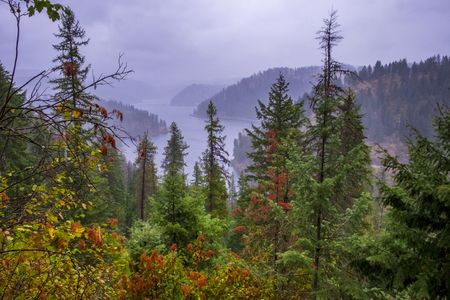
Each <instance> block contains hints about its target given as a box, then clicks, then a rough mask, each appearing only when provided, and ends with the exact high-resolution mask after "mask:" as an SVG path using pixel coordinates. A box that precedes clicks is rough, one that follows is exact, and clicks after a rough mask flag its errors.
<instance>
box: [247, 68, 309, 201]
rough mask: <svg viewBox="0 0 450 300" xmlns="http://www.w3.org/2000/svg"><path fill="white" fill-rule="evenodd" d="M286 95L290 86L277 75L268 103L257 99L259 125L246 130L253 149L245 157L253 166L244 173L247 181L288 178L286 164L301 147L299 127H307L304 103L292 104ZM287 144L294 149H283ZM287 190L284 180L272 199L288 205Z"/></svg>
mask: <svg viewBox="0 0 450 300" xmlns="http://www.w3.org/2000/svg"><path fill="white" fill-rule="evenodd" d="M288 92H289V83H287V82H286V81H285V79H284V76H283V75H282V74H280V75H279V77H278V79H277V81H276V82H275V83H274V84H273V85H272V87H271V89H270V92H269V101H268V104H267V105H265V104H264V103H263V102H262V101H260V100H258V105H259V108H258V107H257V108H256V117H257V118H258V119H259V120H260V121H261V125H260V126H255V125H253V124H252V130H248V129H247V130H246V133H247V135H248V136H249V137H250V139H251V142H252V149H253V151H252V152H250V153H249V154H248V156H249V157H250V158H251V160H252V164H251V165H250V166H249V167H248V170H247V171H248V172H249V173H250V178H252V179H254V180H256V181H257V182H258V181H259V182H261V181H269V180H271V177H272V179H273V178H274V177H276V178H278V177H280V176H282V177H285V178H286V179H289V174H287V173H286V172H287V165H286V163H287V161H288V160H289V157H290V156H292V155H293V154H294V152H293V151H295V150H296V149H298V148H299V147H300V128H301V127H302V126H304V125H305V124H306V118H305V116H304V114H303V109H302V105H303V104H302V103H294V101H293V100H292V98H291V97H290V96H289V94H288ZM290 143H293V144H294V145H293V146H294V147H293V148H286V147H283V144H284V145H286V144H290ZM271 174H272V175H271ZM283 181H284V180H283ZM290 188H291V187H290V182H289V180H285V181H284V183H283V186H282V187H281V189H279V190H277V191H276V194H277V195H276V199H274V200H277V201H283V202H289V196H288V194H289V191H290Z"/></svg>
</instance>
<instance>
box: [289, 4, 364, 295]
mask: <svg viewBox="0 0 450 300" xmlns="http://www.w3.org/2000/svg"><path fill="white" fill-rule="evenodd" d="M338 27H339V25H338V23H337V15H336V12H335V11H333V12H332V13H331V14H330V17H329V19H326V20H324V27H323V28H322V29H321V30H320V31H319V33H318V34H319V36H318V39H319V43H320V47H321V49H322V51H323V55H324V59H323V63H324V65H323V68H322V72H321V74H320V75H319V80H318V83H317V84H316V85H315V86H314V90H313V95H312V96H311V97H310V102H311V107H312V111H313V114H314V118H315V123H313V124H311V125H310V126H309V127H308V129H307V132H306V139H307V140H308V141H309V143H308V145H307V151H306V153H305V154H304V155H303V156H300V157H298V158H297V159H296V160H297V162H296V163H294V164H295V165H296V166H297V167H296V168H295V169H296V171H297V172H298V176H295V178H296V179H297V181H296V183H295V184H296V190H297V194H298V198H296V199H295V202H294V208H293V210H294V215H295V219H296V222H297V224H298V233H297V234H298V236H301V237H302V241H304V242H302V244H303V245H302V247H300V249H302V250H301V251H305V250H306V249H307V250H306V251H308V253H313V255H312V257H311V259H312V266H313V270H312V290H313V298H314V299H316V297H322V296H324V295H327V297H337V298H341V297H347V296H348V295H349V294H352V293H353V294H355V293H359V292H361V290H360V284H359V283H358V282H357V279H356V278H354V277H351V276H349V275H348V274H352V271H351V267H350V266H349V264H348V261H349V260H351V257H352V254H351V249H352V244H351V240H352V239H351V237H352V236H355V235H357V234H361V233H362V232H363V230H364V228H365V222H364V218H365V216H366V214H367V212H368V209H369V197H368V195H367V193H364V191H365V189H364V184H366V183H367V182H368V176H369V170H370V159H369V155H368V147H367V146H366V145H365V141H364V135H363V133H362V131H363V127H362V124H361V116H360V113H359V111H358V107H357V106H356V105H355V104H354V96H353V95H352V93H351V91H347V92H346V91H345V90H343V89H342V88H341V87H340V85H339V84H338V83H339V76H340V75H342V74H345V73H349V72H348V71H346V70H345V69H344V68H343V67H342V65H341V64H340V63H339V62H337V61H335V60H334V58H333V56H332V53H333V50H334V47H335V46H336V45H337V44H338V42H339V41H340V40H341V39H342V37H341V36H340V35H339V30H338ZM355 174H356V175H358V176H360V177H359V178H355ZM311 225H313V226H311ZM306 241H308V242H307V243H306ZM342 245H346V246H342ZM305 253H306V252H302V254H301V255H305ZM336 282H340V283H339V284H338V286H341V287H344V286H346V287H347V288H346V289H345V290H341V289H340V287H336Z"/></svg>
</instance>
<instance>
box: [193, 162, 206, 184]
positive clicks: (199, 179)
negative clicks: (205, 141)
mask: <svg viewBox="0 0 450 300" xmlns="http://www.w3.org/2000/svg"><path fill="white" fill-rule="evenodd" d="M203 182H204V178H203V174H202V169H201V168H200V163H199V162H195V164H194V180H193V182H192V184H193V185H194V186H196V187H199V186H201V185H202V184H203Z"/></svg>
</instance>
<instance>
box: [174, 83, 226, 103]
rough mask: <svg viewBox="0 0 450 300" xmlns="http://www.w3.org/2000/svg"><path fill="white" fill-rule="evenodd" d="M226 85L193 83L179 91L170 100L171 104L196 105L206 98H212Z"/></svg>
mask: <svg viewBox="0 0 450 300" xmlns="http://www.w3.org/2000/svg"><path fill="white" fill-rule="evenodd" d="M223 87H224V86H223V85H217V84H191V85H189V86H187V87H185V88H184V89H182V90H181V91H180V92H178V93H177V94H176V95H175V96H174V97H173V98H172V100H171V101H170V104H171V105H177V106H196V105H198V104H199V103H200V102H202V101H204V100H205V99H209V98H211V97H212V96H213V95H214V94H216V93H217V92H219V91H220V90H221V89H222V88H223Z"/></svg>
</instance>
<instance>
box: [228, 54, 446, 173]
mask: <svg viewBox="0 0 450 300" xmlns="http://www.w3.org/2000/svg"><path fill="white" fill-rule="evenodd" d="M358 77H359V78H355V77H352V78H351V77H347V78H346V79H345V85H346V86H350V87H352V88H353V90H354V91H355V93H356V96H357V101H358V102H359V103H360V105H361V112H362V113H363V114H364V118H363V121H364V124H365V127H366V130H365V133H366V136H367V137H368V141H369V144H370V145H371V146H375V144H381V146H383V147H384V148H386V149H388V150H389V151H390V152H391V153H393V154H395V155H398V156H399V157H400V158H401V159H406V157H405V155H406V147H405V145H404V141H405V138H406V137H407V136H409V135H410V133H411V127H413V128H415V129H417V130H418V131H419V132H421V133H422V134H424V135H425V136H427V137H432V136H433V134H434V133H433V130H432V127H431V124H432V120H433V118H434V117H435V116H436V115H437V113H438V105H444V106H445V105H447V106H450V59H449V57H447V56H443V57H439V56H435V57H431V58H428V59H426V60H425V61H421V62H419V63H412V64H408V63H407V61H406V60H399V61H396V62H392V63H389V64H385V65H383V64H382V63H381V62H377V63H376V64H375V65H374V67H372V66H364V67H363V68H361V69H360V71H359V72H358ZM306 105H308V104H307V103H306ZM249 151H251V143H250V141H249V139H248V137H247V136H246V135H245V134H240V135H239V137H238V139H236V140H235V141H234V151H233V154H234V159H233V161H232V165H233V167H234V168H235V169H236V170H237V171H242V170H243V169H245V167H246V166H247V165H248V163H249V160H248V158H247V156H246V152H249ZM372 158H373V161H374V163H377V162H376V154H375V153H373V156H372Z"/></svg>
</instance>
